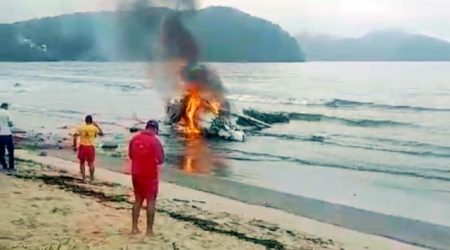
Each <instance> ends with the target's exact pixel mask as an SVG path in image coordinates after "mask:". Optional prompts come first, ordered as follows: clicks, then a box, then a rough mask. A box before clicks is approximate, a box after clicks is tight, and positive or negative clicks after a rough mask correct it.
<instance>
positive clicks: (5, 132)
mask: <svg viewBox="0 0 450 250" xmlns="http://www.w3.org/2000/svg"><path fill="white" fill-rule="evenodd" d="M8 108H9V105H8V104H7V103H2V105H1V106H0V163H1V164H2V167H3V169H5V170H9V171H14V170H15V168H14V141H13V136H12V132H11V129H10V128H11V127H12V126H13V125H14V124H13V122H12V120H11V116H10V115H9V112H8ZM5 148H6V149H7V150H8V163H9V164H6V160H5V153H6V151H5Z"/></svg>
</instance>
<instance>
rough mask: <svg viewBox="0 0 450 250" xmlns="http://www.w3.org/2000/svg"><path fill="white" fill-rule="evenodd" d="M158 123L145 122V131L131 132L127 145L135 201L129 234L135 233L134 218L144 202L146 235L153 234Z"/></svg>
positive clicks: (161, 158)
mask: <svg viewBox="0 0 450 250" xmlns="http://www.w3.org/2000/svg"><path fill="white" fill-rule="evenodd" d="M158 131H159V124H158V122H157V121H155V120H150V121H148V122H147V124H146V127H145V130H144V131H142V132H140V133H139V134H137V135H135V136H134V137H133V138H132V139H131V141H130V144H129V147H128V155H129V157H130V159H131V175H132V182H133V190H134V195H135V201H134V205H133V211H132V233H133V234H138V233H139V232H140V231H139V228H138V220H139V213H140V211H141V207H142V203H143V202H144V200H146V201H147V235H149V236H151V235H153V223H154V219H155V203H156V197H157V195H158V189H159V169H158V168H159V165H161V164H163V163H164V150H163V147H162V145H161V142H160V141H159V139H158V137H157V135H158Z"/></svg>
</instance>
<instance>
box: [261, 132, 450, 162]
mask: <svg viewBox="0 0 450 250" xmlns="http://www.w3.org/2000/svg"><path fill="white" fill-rule="evenodd" d="M253 136H265V137H273V138H277V139H280V140H286V141H310V142H318V143H322V144H327V145H334V146H339V147H346V148H358V149H367V150H376V151H383V152H390V153H400V154H408V155H416V156H432V157H444V158H445V157H448V158H450V147H446V146H439V145H432V144H425V143H420V142H409V143H410V144H411V145H407V144H405V142H402V141H395V140H392V142H391V143H390V144H391V146H389V145H386V144H385V145H379V146H377V145H376V144H374V143H373V142H371V143H369V144H366V145H364V144H361V143H360V144H357V143H348V142H343V141H339V139H338V138H337V139H336V138H335V137H334V136H318V135H312V136H301V135H291V134H276V133H268V132H256V133H254V134H253ZM342 136H344V135H342ZM345 136H346V137H348V136H347V135H345ZM367 139H369V140H375V141H379V142H385V139H382V138H380V139H375V138H367ZM406 143H408V142H406ZM412 144H414V146H413V145H412ZM399 145H402V146H405V147H415V148H417V145H421V147H419V148H418V149H419V150H413V149H411V148H403V149H402V148H398V147H397V148H396V146H399Z"/></svg>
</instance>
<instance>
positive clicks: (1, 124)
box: [0, 108, 13, 136]
mask: <svg viewBox="0 0 450 250" xmlns="http://www.w3.org/2000/svg"><path fill="white" fill-rule="evenodd" d="M12 124H13V123H12V120H11V116H10V115H9V112H8V110H6V109H2V108H0V136H2V135H12V133H11V129H10V126H12Z"/></svg>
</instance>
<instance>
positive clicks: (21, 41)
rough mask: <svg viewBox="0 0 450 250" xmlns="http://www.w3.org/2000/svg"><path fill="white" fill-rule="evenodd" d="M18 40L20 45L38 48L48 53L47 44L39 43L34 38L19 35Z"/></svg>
mask: <svg viewBox="0 0 450 250" xmlns="http://www.w3.org/2000/svg"><path fill="white" fill-rule="evenodd" d="M18 42H19V44H20V45H25V46H28V47H29V48H31V49H36V50H38V51H41V52H44V53H47V45H45V44H41V45H37V44H36V43H35V42H34V41H33V40H31V39H29V38H26V37H19V38H18Z"/></svg>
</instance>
